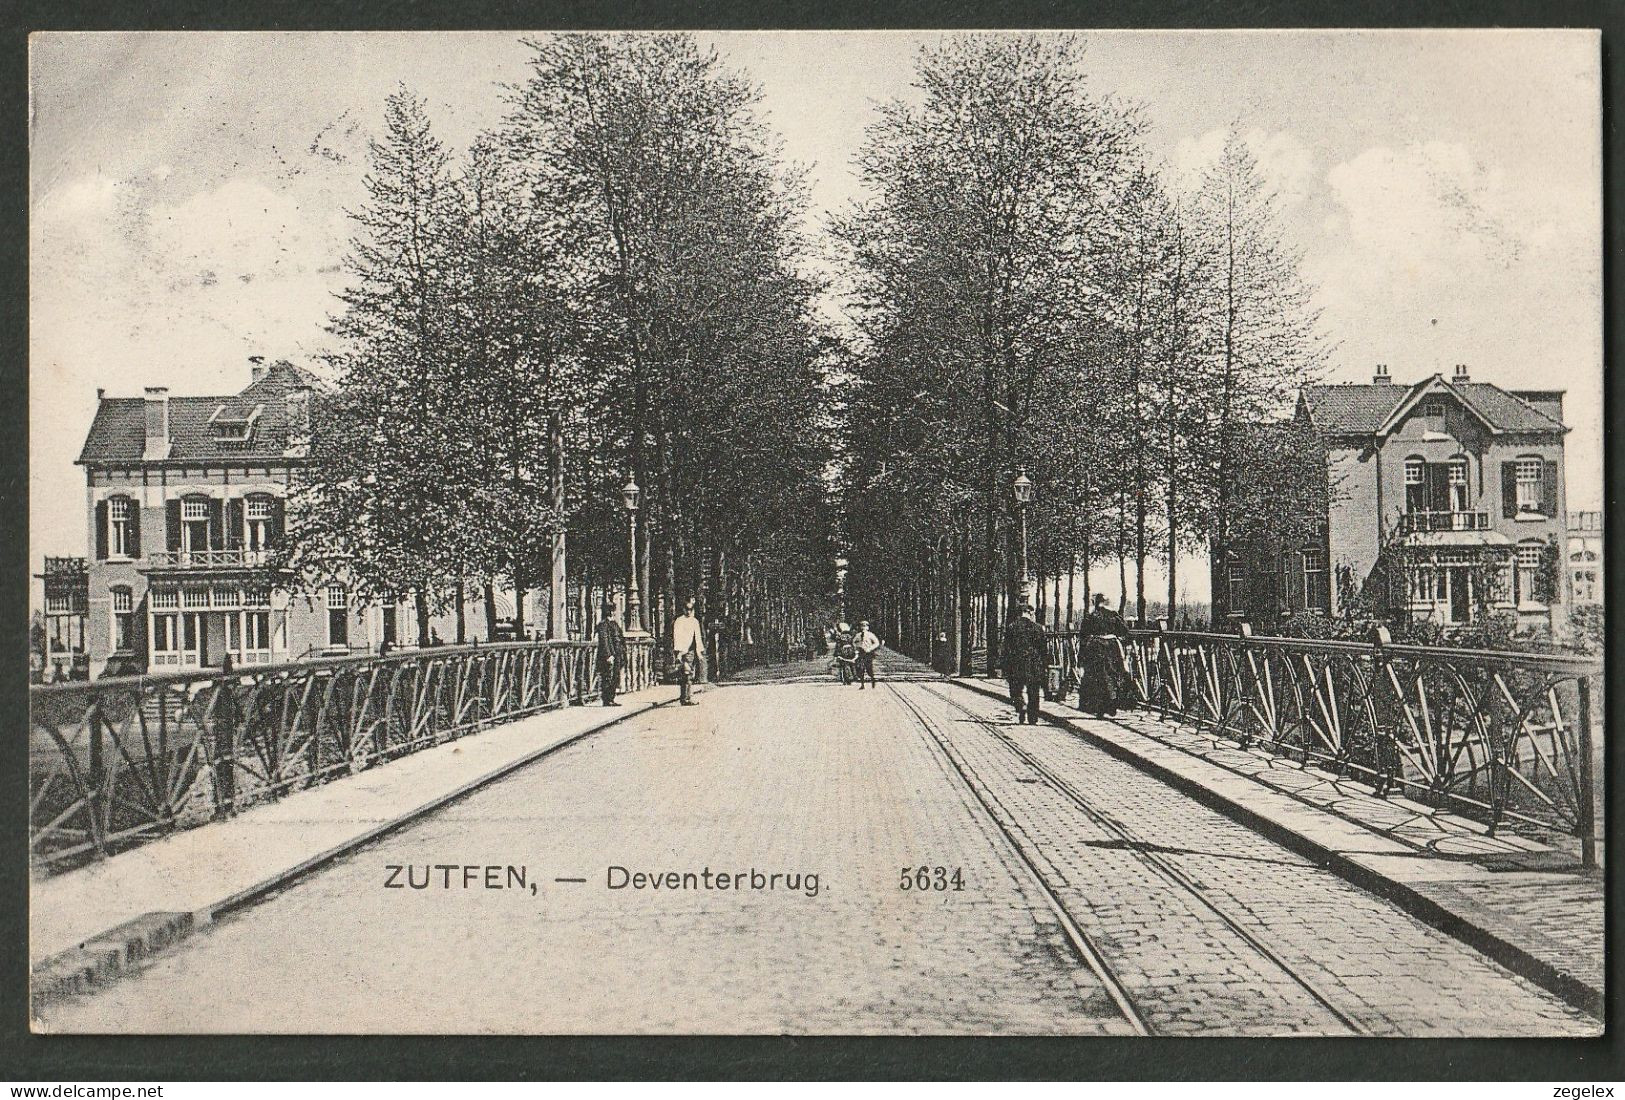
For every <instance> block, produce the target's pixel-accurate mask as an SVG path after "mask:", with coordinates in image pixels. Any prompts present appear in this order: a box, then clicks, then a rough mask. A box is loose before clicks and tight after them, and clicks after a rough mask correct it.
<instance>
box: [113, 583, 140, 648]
mask: <svg viewBox="0 0 1625 1100" xmlns="http://www.w3.org/2000/svg"><path fill="white" fill-rule="evenodd" d="M109 591H110V593H111V595H112V599H113V651H114V652H115V653H124V652H128V651H130V650H132V649H134V648H135V593H134V592H132V591H131V590H130V586H129V585H127V584H115V585H114V586H113V587H112V588H111V589H110V590H109Z"/></svg>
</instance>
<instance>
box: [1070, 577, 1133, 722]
mask: <svg viewBox="0 0 1625 1100" xmlns="http://www.w3.org/2000/svg"><path fill="white" fill-rule="evenodd" d="M1083 632H1084V639H1083V653H1082V658H1083V660H1082V665H1083V667H1082V668H1081V669H1080V670H1079V672H1080V675H1079V677H1078V709H1079V710H1084V711H1088V712H1089V713H1090V714H1096V715H1100V716H1103V717H1106V716H1110V715H1113V714H1116V713H1117V700H1118V699H1119V698H1120V697H1121V696H1122V694H1123V651H1122V649H1121V648H1120V646H1119V642H1122V643H1125V644H1126V643H1127V642H1128V640H1129V633H1128V624H1127V623H1125V622H1124V621H1123V616H1122V615H1121V614H1119V613H1118V612H1116V611H1113V610H1112V609H1111V608H1109V607H1107V606H1106V597H1105V596H1103V595H1100V594H1099V593H1097V594H1096V595H1095V606H1094V608H1093V609H1092V610H1091V611H1090V612H1089V614H1088V615H1085V616H1084V623H1083Z"/></svg>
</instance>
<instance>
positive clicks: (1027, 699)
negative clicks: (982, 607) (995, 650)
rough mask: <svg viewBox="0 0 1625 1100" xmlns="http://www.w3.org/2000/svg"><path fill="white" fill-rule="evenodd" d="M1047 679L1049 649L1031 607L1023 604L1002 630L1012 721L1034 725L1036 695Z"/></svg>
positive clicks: (1036, 706)
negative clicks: (1016, 614) (1014, 710)
mask: <svg viewBox="0 0 1625 1100" xmlns="http://www.w3.org/2000/svg"><path fill="white" fill-rule="evenodd" d="M1048 675H1049V646H1048V643H1047V642H1046V640H1045V638H1044V628H1043V627H1041V626H1039V625H1038V622H1037V621H1036V620H1035V619H1034V618H1033V605H1032V604H1030V603H1027V602H1025V601H1024V602H1023V603H1022V605H1021V608H1020V612H1019V614H1018V616H1017V617H1016V618H1014V619H1011V620H1010V623H1009V625H1007V626H1006V627H1005V628H1004V679H1005V682H1006V683H1007V684H1009V685H1010V703H1011V705H1012V706H1014V707H1015V708H1016V721H1017V722H1023V723H1028V724H1030V725H1034V726H1036V725H1038V718H1039V715H1040V711H1039V709H1038V694H1039V692H1040V691H1041V690H1042V689H1043V686H1044V678H1045V677H1046V676H1048Z"/></svg>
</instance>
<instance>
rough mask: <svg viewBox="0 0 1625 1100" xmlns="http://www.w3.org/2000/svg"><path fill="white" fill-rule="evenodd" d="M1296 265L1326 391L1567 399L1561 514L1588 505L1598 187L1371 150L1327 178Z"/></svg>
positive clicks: (1412, 150)
mask: <svg viewBox="0 0 1625 1100" xmlns="http://www.w3.org/2000/svg"><path fill="white" fill-rule="evenodd" d="M1325 180H1326V190H1327V197H1328V201H1329V203H1330V213H1329V214H1327V215H1325V216H1324V217H1323V218H1322V219H1321V221H1320V224H1319V226H1318V232H1316V233H1315V234H1314V245H1313V247H1312V248H1310V249H1309V250H1308V252H1307V255H1306V269H1307V274H1308V276H1309V278H1310V280H1311V281H1312V282H1314V283H1315V284H1317V285H1318V287H1319V297H1318V301H1319V303H1320V305H1321V306H1322V307H1323V310H1324V314H1323V316H1324V321H1325V324H1326V327H1327V329H1328V330H1329V332H1330V333H1331V334H1332V335H1333V336H1334V338H1335V339H1336V340H1337V341H1338V342H1339V345H1340V352H1339V355H1338V362H1337V364H1336V367H1335V372H1334V376H1335V377H1336V378H1339V379H1343V380H1349V381H1354V380H1362V379H1363V378H1364V377H1365V376H1366V375H1368V374H1369V373H1370V370H1371V364H1373V363H1377V362H1386V363H1390V364H1392V370H1393V373H1394V376H1395V377H1396V378H1397V379H1398V380H1400V381H1402V382H1409V381H1413V380H1414V379H1416V378H1418V377H1422V376H1425V375H1428V374H1432V373H1434V372H1435V371H1438V372H1442V373H1449V371H1450V369H1451V364H1454V363H1467V364H1468V365H1469V366H1470V368H1471V370H1472V373H1473V376H1474V377H1475V378H1477V379H1479V380H1480V381H1486V382H1494V383H1496V384H1498V385H1502V386H1507V387H1511V388H1517V387H1520V386H1542V387H1557V388H1566V389H1567V390H1568V391H1569V392H1570V395H1571V398H1570V401H1569V403H1568V405H1567V407H1566V410H1565V417H1566V419H1567V420H1568V422H1569V423H1570V424H1571V425H1573V426H1575V427H1576V428H1577V429H1579V430H1578V431H1576V433H1575V434H1574V435H1573V436H1572V437H1571V438H1570V441H1569V442H1570V446H1569V456H1568V457H1569V467H1570V474H1569V487H1570V506H1571V507H1586V506H1590V505H1591V504H1594V503H1595V502H1596V501H1597V500H1599V499H1600V480H1599V478H1598V474H1599V473H1600V469H1601V465H1600V461H1599V459H1598V455H1597V446H1596V440H1597V438H1598V436H1599V435H1600V420H1599V414H1598V410H1599V408H1600V403H1599V402H1598V401H1597V388H1598V386H1597V384H1598V380H1599V379H1600V366H1601V342H1600V333H1601V252H1600V248H1599V242H1600V240H1601V206H1600V201H1599V195H1598V193H1597V191H1596V188H1595V181H1585V180H1579V181H1571V180H1554V179H1551V178H1549V177H1548V176H1547V174H1546V173H1543V172H1535V171H1527V170H1526V171H1523V172H1521V173H1514V172H1511V171H1509V170H1507V169H1506V168H1505V167H1503V164H1502V162H1500V161H1486V160H1485V159H1484V158H1482V157H1480V156H1477V155H1475V152H1474V150H1473V149H1472V148H1470V147H1469V146H1468V145H1466V144H1464V143H1458V142H1429V143H1417V144H1412V145H1405V146H1397V147H1396V146H1387V145H1382V146H1374V147H1370V148H1367V149H1365V150H1363V151H1361V152H1360V153H1358V154H1357V155H1355V156H1352V157H1350V158H1349V159H1347V160H1345V161H1343V162H1341V163H1339V164H1337V165H1335V166H1333V167H1332V168H1331V169H1330V170H1329V171H1328V172H1327V173H1326V177H1325Z"/></svg>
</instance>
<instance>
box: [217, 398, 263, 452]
mask: <svg viewBox="0 0 1625 1100" xmlns="http://www.w3.org/2000/svg"><path fill="white" fill-rule="evenodd" d="M264 408H265V406H263V405H255V406H254V407H253V408H252V409H251V410H249V411H248V412H247V413H246V414H245V413H242V412H240V411H233V412H227V411H226V407H225V406H224V405H221V406H220V407H219V408H217V409H215V410H214V415H213V416H211V417H209V426H210V427H211V428H212V429H213V430H214V438H215V439H217V440H219V441H220V442H222V443H246V442H248V441H249V440H250V439H252V438H253V437H254V422H255V421H256V420H258V419H259V416H260V411H261V410H262V409H264Z"/></svg>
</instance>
